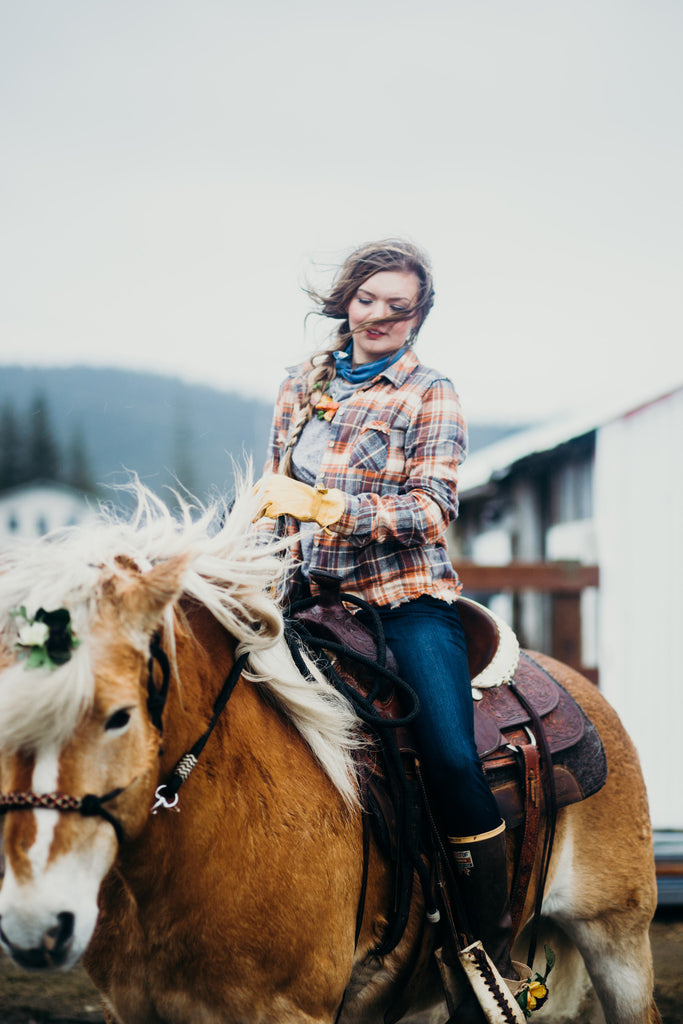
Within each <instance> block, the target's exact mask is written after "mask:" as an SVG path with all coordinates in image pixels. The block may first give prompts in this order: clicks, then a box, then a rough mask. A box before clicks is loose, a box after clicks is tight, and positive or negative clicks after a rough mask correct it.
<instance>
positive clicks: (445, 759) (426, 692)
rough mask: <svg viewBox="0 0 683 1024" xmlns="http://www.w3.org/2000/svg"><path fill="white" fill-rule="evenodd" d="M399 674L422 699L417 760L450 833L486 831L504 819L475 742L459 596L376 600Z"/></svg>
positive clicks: (414, 725)
mask: <svg viewBox="0 0 683 1024" xmlns="http://www.w3.org/2000/svg"><path fill="white" fill-rule="evenodd" d="M375 610H376V611H377V612H378V613H379V616H380V618H381V620H382V625H383V626H384V632H385V635H386V639H387V643H388V645H389V647H390V648H391V650H392V651H393V653H394V656H395V658H396V661H397V664H398V674H399V675H400V676H401V677H402V678H403V679H405V681H406V682H407V683H408V684H409V685H410V686H412V688H413V689H414V690H415V692H416V693H417V695H418V698H419V700H420V712H419V714H418V716H417V719H416V720H415V722H414V723H413V728H414V729H415V731H416V734H417V739H418V742H419V747H420V752H421V762H422V764H423V767H424V771H425V776H426V779H427V783H428V785H429V789H430V793H431V798H432V800H433V801H434V803H435V805H436V811H437V813H438V815H439V818H440V821H441V823H442V826H443V828H444V829H445V830H446V832H447V834H448V835H449V836H469V835H476V834H478V833H481V832H489V831H490V830H491V829H494V828H496V827H497V826H498V825H499V824H500V821H501V816H500V812H499V810H498V805H497V804H496V801H495V799H494V797H493V795H492V793H491V790H490V789H489V785H488V783H487V781H486V777H485V775H484V771H483V769H482V766H481V761H480V759H479V755H478V753H477V748H476V745H475V742H474V715H473V711H472V687H471V683H470V673H469V668H468V665H467V648H466V644H465V634H464V631H463V628H462V623H461V622H460V615H459V614H458V609H457V603H454V604H447V603H446V602H445V601H439V600H437V599H436V598H434V597H429V596H428V595H426V594H425V595H423V596H422V597H418V598H417V599H416V600H415V601H409V602H407V603H406V604H401V605H399V606H398V607H397V608H375Z"/></svg>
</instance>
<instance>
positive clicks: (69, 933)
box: [0, 911, 75, 971]
mask: <svg viewBox="0 0 683 1024" xmlns="http://www.w3.org/2000/svg"><path fill="white" fill-rule="evenodd" d="M74 921H75V918H74V915H73V914H72V913H70V912H69V911H64V912H63V913H61V914H57V923H56V924H55V925H54V926H53V927H52V928H48V929H47V931H46V932H45V934H44V935H43V939H42V943H41V944H40V945H39V946H34V947H33V948H31V949H23V948H22V947H20V946H17V945H15V944H14V943H13V942H11V941H10V939H9V938H8V937H7V935H6V934H5V932H4V931H3V929H2V918H1V917H0V942H2V945H3V946H4V947H5V949H6V951H7V953H8V954H9V956H11V958H12V960H14V962H15V964H17V965H18V966H19V967H25V968H26V969H27V970H53V971H54V970H57V969H58V968H60V967H63V966H64V965H65V964H66V963H67V960H69V954H70V952H71V946H72V943H73V935H74Z"/></svg>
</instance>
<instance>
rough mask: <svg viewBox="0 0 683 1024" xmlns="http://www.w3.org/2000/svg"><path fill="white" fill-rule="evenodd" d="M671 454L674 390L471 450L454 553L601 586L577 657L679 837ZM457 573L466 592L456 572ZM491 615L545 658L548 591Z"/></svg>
mask: <svg viewBox="0 0 683 1024" xmlns="http://www.w3.org/2000/svg"><path fill="white" fill-rule="evenodd" d="M682 446H683V387H678V388H676V389H674V390H672V391H671V392H669V393H667V394H660V395H657V396H654V397H649V398H647V399H646V400H642V401H631V402H624V401H619V400H615V399H613V398H612V397H611V396H610V395H609V393H608V392H606V395H605V401H604V404H603V406H602V408H601V409H600V410H598V411H597V412H596V411H595V410H593V411H591V412H587V413H585V414H581V415H577V416H576V417H574V418H573V419H572V420H571V421H564V422H561V423H552V424H548V425H545V426H542V427H539V428H534V429H532V430H528V431H524V432H521V433H518V434H514V435H512V436H510V437H508V438H506V439H504V440H503V441H501V442H498V443H497V444H495V445H491V446H489V447H488V448H485V449H482V450H481V451H480V452H477V453H475V454H474V455H473V456H472V457H471V458H470V459H469V460H467V461H466V462H465V463H464V465H463V467H462V472H461V479H460V496H461V518H460V520H459V521H458V523H457V524H456V540H455V544H454V548H455V550H454V556H455V559H456V561H457V562H460V561H461V560H462V559H463V558H464V559H467V558H470V559H472V561H473V562H475V563H479V564H497V565H506V563H509V562H511V561H514V560H517V561H524V562H529V561H539V562H544V563H548V562H553V561H554V560H557V559H571V560H576V561H577V562H581V563H587V564H592V565H596V566H597V567H598V569H599V587H598V588H597V589H593V590H587V591H584V592H583V594H582V595H581V623H582V637H581V643H580V646H581V662H582V664H583V665H585V666H587V667H589V668H590V667H591V666H594V667H595V668H596V669H597V672H596V675H597V677H598V679H599V685H600V689H601V691H602V692H603V693H604V694H605V696H606V697H607V699H608V700H609V701H610V703H611V704H612V705H613V706H614V707H615V708H616V710H617V712H618V713H619V715H620V716H621V719H622V721H623V722H624V724H625V726H626V728H627V729H628V731H629V733H630V735H631V737H632V738H633V740H634V742H635V744H636V746H637V748H638V752H639V754H640V758H641V762H642V765H643V771H644V774H645V779H646V782H647V786H648V791H649V795H650V803H651V812H652V820H653V824H654V827H655V828H656V829H675V830H682V831H683V773H681V772H680V771H678V770H675V769H674V761H673V759H674V756H675V755H674V751H675V750H676V749H677V741H678V738H679V736H678V734H679V731H680V725H681V722H683V629H682V627H681V623H682V622H683V539H682V533H683V530H682V511H683V458H682V456H681V448H682ZM463 578H464V583H465V590H466V592H467V573H466V567H465V569H464V570H463ZM498 606H499V610H502V611H503V612H504V613H506V614H507V616H508V617H509V618H510V620H511V621H513V624H514V625H515V628H516V629H517V630H518V631H519V633H520V637H521V639H522V642H523V643H524V644H525V645H526V646H531V647H536V648H537V649H540V650H546V651H547V652H548V653H553V649H552V627H553V620H552V614H553V613H552V607H551V606H552V598H551V596H550V595H549V594H539V593H531V592H527V593H522V594H515V595H511V594H509V593H505V594H503V595H502V596H499V597H498ZM555 653H557V652H555ZM624 800H625V801H628V794H627V793H625V794H624Z"/></svg>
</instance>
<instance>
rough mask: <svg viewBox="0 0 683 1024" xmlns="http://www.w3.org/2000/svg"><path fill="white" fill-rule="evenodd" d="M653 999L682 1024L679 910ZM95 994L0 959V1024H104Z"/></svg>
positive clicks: (682, 912)
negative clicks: (37, 976)
mask: <svg viewBox="0 0 683 1024" xmlns="http://www.w3.org/2000/svg"><path fill="white" fill-rule="evenodd" d="M652 949H653V953H654V959H655V977H656V986H655V993H656V997H657V1005H658V1006H659V1010H660V1013H661V1015H662V1020H663V1024H683V908H677V909H675V910H667V911H660V912H659V913H658V914H657V917H656V918H655V921H654V923H653V925H652ZM102 1022H103V1018H102V1014H101V1012H100V1010H99V1001H98V997H97V993H96V991H95V989H94V988H93V987H92V985H91V984H90V982H89V981H88V978H87V977H86V975H85V974H84V973H83V971H81V970H76V971H72V972H71V973H69V974H64V975H54V976H52V977H51V978H49V979H47V978H36V977H34V976H32V975H30V974H26V973H25V972H23V971H19V970H17V969H16V968H13V967H12V966H11V965H10V964H9V961H7V960H6V959H5V958H4V957H2V958H0V1024H102Z"/></svg>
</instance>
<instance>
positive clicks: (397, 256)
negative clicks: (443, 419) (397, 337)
mask: <svg viewBox="0 0 683 1024" xmlns="http://www.w3.org/2000/svg"><path fill="white" fill-rule="evenodd" d="M385 270H393V271H402V272H404V273H408V274H411V273H412V274H415V276H416V277H417V280H418V293H417V300H416V302H415V305H414V306H412V307H411V308H410V309H406V310H401V311H400V312H397V313H392V314H391V315H390V316H387V317H386V318H385V319H384V322H385V323H395V322H396V321H400V320H410V319H412V318H414V319H415V323H414V325H413V327H412V329H411V331H410V334H409V336H408V344H409V345H413V344H414V343H415V340H416V338H417V335H418V333H419V331H420V328H421V327H422V324H423V323H424V322H425V320H426V318H427V314H428V313H429V311H430V309H431V308H432V306H433V305H434V283H433V279H432V268H431V262H430V260H429V257H428V256H427V254H426V253H425V252H423V250H422V249H419V248H418V247H417V246H416V245H413V244H412V242H406V241H404V240H403V239H401V238H386V239H384V240H382V241H380V242H367V243H366V244H365V245H361V246H360V247H359V248H357V249H354V250H353V252H351V253H350V254H349V255H348V256H347V258H346V259H345V260H344V263H343V264H342V266H341V267H340V268H339V271H338V273H337V275H336V277H335V278H334V281H333V282H332V286H331V288H330V289H329V291H328V292H326V293H324V292H318V291H315V290H314V289H310V288H309V289H307V293H308V295H310V297H311V298H312V299H313V301H314V302H315V304H316V306H317V307H318V308H317V309H315V310H314V312H316V313H318V314H319V315H320V316H324V317H329V318H330V319H331V320H340V321H341V323H340V324H339V327H338V328H337V330H336V331H335V332H334V334H333V336H332V341H331V344H330V345H329V346H328V347H327V348H325V349H322V350H321V351H319V352H316V353H315V354H314V355H313V357H312V358H311V371H310V373H309V375H308V380H307V387H306V398H307V400H306V401H305V402H304V405H303V406H302V407H301V408H300V409H299V410H298V411H297V412H296V413H295V416H294V420H293V424H292V430H291V432H290V436H289V440H288V442H287V448H286V450H285V454H284V458H283V460H282V463H281V466H280V472H282V473H285V474H287V475H291V464H292V449H293V448H294V445H295V444H296V442H297V441H298V440H299V438H300V436H301V432H302V430H303V429H304V427H305V426H306V424H307V423H308V421H309V420H310V419H311V417H312V415H313V403H312V400H311V399H312V395H313V393H314V391H316V390H319V389H320V388H322V389H323V390H324V388H325V386H326V384H327V383H329V381H331V380H333V379H334V377H335V375H336V370H335V362H334V356H333V352H335V351H336V350H337V349H340V348H342V349H343V348H346V347H347V346H348V345H349V343H350V341H351V340H352V335H351V331H350V327H349V317H348V309H349V305H350V303H351V300H352V299H353V297H354V295H355V294H356V292H357V291H358V289H359V288H360V287H361V286H362V285H363V284H364V283H365V282H366V281H367V280H368V279H369V278H371V277H372V276H373V275H374V274H378V273H380V272H381V271H385ZM361 326H363V325H361Z"/></svg>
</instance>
